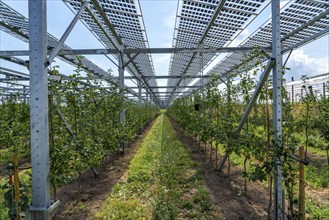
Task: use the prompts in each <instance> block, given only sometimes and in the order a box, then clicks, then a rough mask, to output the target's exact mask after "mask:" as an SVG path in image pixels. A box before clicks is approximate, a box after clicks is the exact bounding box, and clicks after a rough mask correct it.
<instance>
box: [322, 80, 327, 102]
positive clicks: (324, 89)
mask: <svg viewBox="0 0 329 220" xmlns="http://www.w3.org/2000/svg"><path fill="white" fill-rule="evenodd" d="M322 86H323V98H326V83H325V82H324V83H323V84H322Z"/></svg>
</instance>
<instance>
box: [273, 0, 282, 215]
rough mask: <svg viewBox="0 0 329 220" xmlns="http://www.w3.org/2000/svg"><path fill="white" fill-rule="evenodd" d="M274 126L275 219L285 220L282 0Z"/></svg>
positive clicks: (276, 8)
mask: <svg viewBox="0 0 329 220" xmlns="http://www.w3.org/2000/svg"><path fill="white" fill-rule="evenodd" d="M271 6H272V59H274V60H275V64H274V66H273V126H274V219H276V220H277V219H280V220H282V219H285V210H284V209H283V208H284V202H285V201H284V198H283V195H284V192H283V189H282V168H281V148H282V94H281V90H282V51H281V40H280V34H281V31H280V0H272V4H271Z"/></svg>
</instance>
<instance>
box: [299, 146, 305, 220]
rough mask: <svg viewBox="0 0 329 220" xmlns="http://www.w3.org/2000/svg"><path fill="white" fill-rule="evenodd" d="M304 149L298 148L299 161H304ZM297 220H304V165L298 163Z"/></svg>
mask: <svg viewBox="0 0 329 220" xmlns="http://www.w3.org/2000/svg"><path fill="white" fill-rule="evenodd" d="M304 155H305V154H304V147H299V159H300V160H304ZM299 219H300V220H305V219H306V218H305V177H304V164H303V163H299Z"/></svg>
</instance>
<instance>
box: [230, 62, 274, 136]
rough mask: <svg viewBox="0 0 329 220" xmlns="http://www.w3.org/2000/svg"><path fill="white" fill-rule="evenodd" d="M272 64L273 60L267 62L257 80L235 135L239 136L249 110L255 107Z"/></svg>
mask: <svg viewBox="0 0 329 220" xmlns="http://www.w3.org/2000/svg"><path fill="white" fill-rule="evenodd" d="M274 64H275V60H270V61H268V63H267V65H266V68H265V70H264V72H263V73H262V75H261V76H260V80H259V82H258V84H257V87H256V89H255V91H254V93H253V95H252V97H251V99H250V100H249V103H248V105H247V108H246V110H245V111H244V113H243V116H242V118H241V120H240V123H239V126H238V128H237V129H236V134H239V133H240V132H241V130H242V128H243V125H244V124H245V123H246V121H247V118H248V116H249V114H250V112H251V109H252V108H253V106H254V105H255V102H256V100H257V98H258V96H259V94H260V92H261V90H262V88H263V86H264V84H265V82H266V80H267V78H268V76H269V75H270V72H271V70H272V68H273V66H274Z"/></svg>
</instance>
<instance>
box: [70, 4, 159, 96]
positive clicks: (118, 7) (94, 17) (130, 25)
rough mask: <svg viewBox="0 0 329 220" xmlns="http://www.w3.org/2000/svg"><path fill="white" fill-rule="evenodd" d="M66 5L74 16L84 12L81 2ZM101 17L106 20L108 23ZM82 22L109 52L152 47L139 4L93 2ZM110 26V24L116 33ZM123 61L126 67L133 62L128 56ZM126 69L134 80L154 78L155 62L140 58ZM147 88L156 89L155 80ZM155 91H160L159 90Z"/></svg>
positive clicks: (143, 56)
mask: <svg viewBox="0 0 329 220" xmlns="http://www.w3.org/2000/svg"><path fill="white" fill-rule="evenodd" d="M64 2H65V3H66V5H67V6H68V7H69V8H70V9H71V10H72V11H73V12H75V13H77V12H78V11H79V10H80V8H81V2H80V1H79V0H69V1H64ZM97 5H99V6H100V8H101V9H100V8H99V7H97ZM102 13H104V15H105V16H106V19H105V20H104V17H102ZM81 18H82V21H83V23H84V24H85V25H86V27H87V28H88V29H89V30H90V31H91V32H92V33H93V34H94V35H95V36H96V37H97V39H99V41H100V42H101V43H102V44H103V45H104V46H105V47H106V48H110V49H119V48H120V47H121V45H124V46H125V48H148V47H149V45H148V39H147V35H146V31H145V28H144V21H143V17H142V14H141V10H140V6H139V2H138V1H133V0H130V1H127V0H120V1H117V0H116V1H111V0H92V1H90V5H89V6H88V10H86V11H84V12H83V14H82V17H81ZM106 20H107V21H106ZM107 22H110V25H111V26H112V27H113V30H111V28H110V27H109V25H108V23H107ZM115 59H118V56H115ZM123 59H124V62H125V63H127V62H129V61H130V57H129V56H127V55H124V56H123ZM127 67H128V72H129V73H130V74H132V75H135V76H138V75H139V74H141V75H144V76H150V75H151V76H153V75H155V74H154V67H153V62H152V58H151V56H150V55H149V54H139V55H138V56H137V57H136V58H135V59H134V60H133V62H131V63H129V64H128V66H127ZM147 84H148V85H149V86H150V87H157V82H156V80H155V79H150V80H149V81H148V82H147ZM153 90H154V91H157V89H153Z"/></svg>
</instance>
